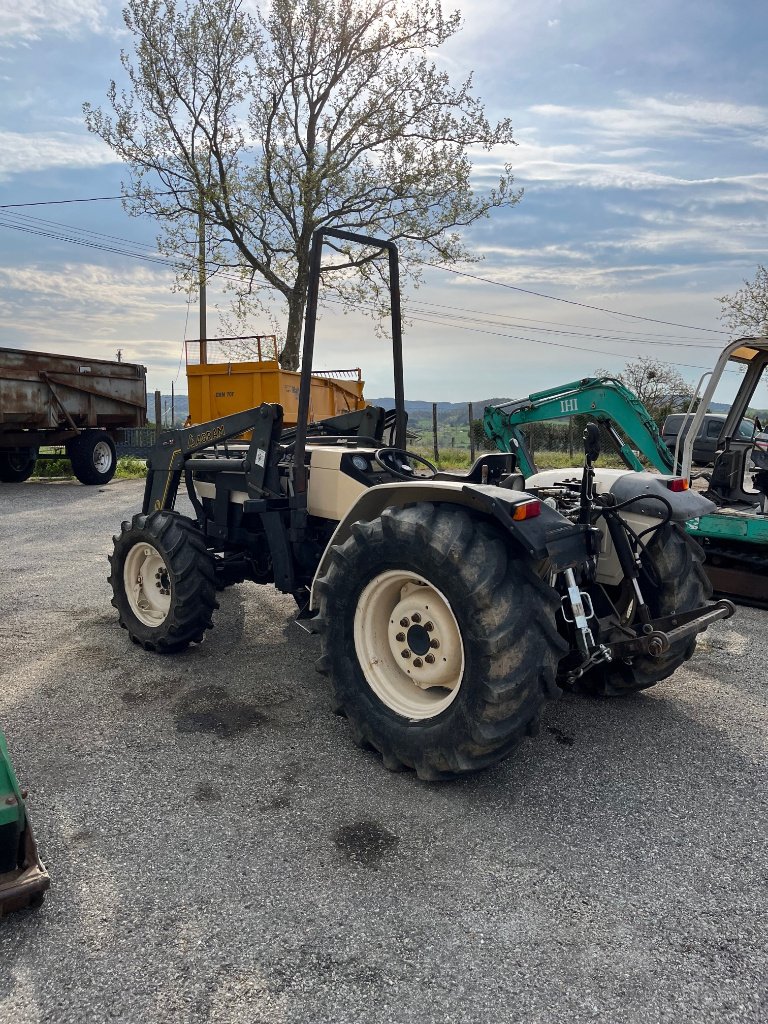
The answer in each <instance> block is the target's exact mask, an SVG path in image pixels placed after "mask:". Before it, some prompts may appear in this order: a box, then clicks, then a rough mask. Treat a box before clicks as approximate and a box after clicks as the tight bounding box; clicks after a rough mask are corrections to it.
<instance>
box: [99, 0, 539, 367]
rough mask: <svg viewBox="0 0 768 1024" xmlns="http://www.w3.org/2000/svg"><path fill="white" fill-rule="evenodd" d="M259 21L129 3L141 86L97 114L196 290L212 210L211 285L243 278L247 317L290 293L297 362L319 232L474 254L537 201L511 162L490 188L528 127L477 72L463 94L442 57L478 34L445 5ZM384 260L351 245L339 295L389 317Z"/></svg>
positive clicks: (233, 4) (233, 8) (460, 256)
mask: <svg viewBox="0 0 768 1024" xmlns="http://www.w3.org/2000/svg"><path fill="white" fill-rule="evenodd" d="M251 10H252V8H251V5H250V4H248V3H246V2H245V0H128V6H127V8H126V10H125V12H124V18H125V24H126V27H127V29H128V32H129V33H130V36H131V37H132V41H133V55H130V54H124V56H123V65H124V68H125V71H126V72H127V74H128V77H129V80H130V87H129V89H128V90H127V91H125V92H123V91H121V90H118V88H117V86H116V85H115V83H114V82H113V83H112V84H111V87H110V89H109V93H108V100H109V107H110V108H111V111H110V113H105V112H104V111H102V110H101V109H99V108H97V107H93V106H92V105H91V104H89V103H86V104H85V105H84V113H85V121H86V125H87V127H88V129H89V130H90V131H91V132H93V133H95V134H96V135H98V136H99V137H100V138H102V139H103V140H104V141H105V142H106V143H107V145H108V146H109V147H110V148H111V149H112V150H113V151H114V152H115V153H116V154H117V155H118V156H119V157H120V158H121V159H122V160H124V161H125V162H126V164H127V166H128V169H129V174H130V182H129V184H128V185H127V186H126V191H127V195H128V199H127V203H128V205H129V207H130V209H131V211H132V212H134V213H137V214H138V213H146V214H150V215H151V216H153V217H155V218H157V220H158V221H159V222H160V224H161V226H162V229H163V232H164V234H163V237H162V239H161V246H162V249H163V251H164V252H165V253H166V254H167V255H169V256H170V257H171V258H172V259H175V260H177V261H178V280H179V283H180V284H181V285H182V286H183V287H186V288H196V287H198V285H199V279H200V268H199V266H198V263H197V258H198V257H197V254H198V242H199V236H198V224H199V218H200V217H201V216H202V217H203V218H204V221H205V224H206V228H207V236H206V243H205V244H206V253H205V263H206V265H207V273H208V275H210V273H211V271H212V270H215V269H219V268H222V269H226V270H227V272H228V277H230V278H231V277H232V276H233V275H234V274H236V273H239V274H240V278H241V281H240V283H239V284H237V285H235V286H234V291H235V309H236V312H237V313H238V315H241V316H243V317H244V316H245V315H246V314H247V313H248V311H249V310H251V309H253V308H254V307H257V308H260V309H261V310H264V309H265V307H264V306H262V305H261V304H260V303H259V301H258V291H259V284H258V283H255V282H258V281H259V279H261V280H262V281H263V282H266V284H267V285H269V286H270V288H271V289H274V290H276V291H277V292H278V293H279V294H280V295H281V296H282V298H283V300H284V303H285V307H286V309H287V313H288V320H287V328H286V332H285V347H284V350H283V354H282V356H281V362H282V364H283V366H284V367H285V368H286V369H296V367H297V366H298V361H299V341H300V329H301V324H302V320H303V314H304V306H305V302H306V286H307V277H308V272H309V246H310V242H311V237H312V232H313V231H314V230H315V229H316V228H318V227H323V226H344V227H347V228H349V229H351V230H353V231H358V232H360V233H362V234H368V235H376V236H379V237H384V238H388V239H392V240H394V241H396V242H397V243H398V246H399V248H400V252H401V254H402V255H403V256H404V257H406V258H408V257H418V256H419V255H423V254H425V253H426V254H427V258H428V259H429V261H430V263H436V264H452V263H455V262H456V261H458V260H466V259H471V258H472V256H471V254H470V253H469V252H468V251H467V250H466V248H465V246H464V245H463V243H462V240H461V236H460V234H459V232H458V231H457V229H458V228H463V227H466V226H467V225H469V224H472V223H473V222H475V221H476V220H477V219H478V218H481V217H484V216H486V215H487V214H488V212H489V211H491V210H493V209H494V208H496V207H509V206H513V205H514V204H515V203H516V202H517V201H518V200H519V198H520V193H519V192H516V191H513V189H512V176H511V173H510V168H509V167H508V166H502V168H501V172H500V174H499V178H498V180H497V183H496V185H495V187H492V188H491V189H490V190H488V191H487V192H485V193H483V194H481V193H479V192H476V191H475V190H474V189H473V188H472V185H471V182H470V176H471V170H472V165H471V162H470V159H469V156H468V154H469V153H470V152H471V151H472V150H479V149H491V148H492V147H494V146H496V145H499V144H509V143H511V142H512V141H513V139H512V128H511V125H510V122H509V120H508V119H504V120H502V121H500V122H498V123H496V124H493V123H491V122H489V121H488V119H487V118H486V116H485V111H484V108H483V104H482V103H481V102H480V100H479V99H477V98H476V97H475V96H474V95H473V92H472V81H471V76H470V77H469V78H467V79H466V80H464V81H460V82H458V83H456V84H454V82H453V81H452V80H451V78H450V76H449V74H448V73H447V71H445V70H441V68H439V67H438V66H437V64H436V63H435V62H434V60H433V54H435V53H436V52H437V51H439V49H440V47H441V46H442V45H443V44H444V43H445V42H446V41H447V40H449V39H450V38H451V37H452V36H454V35H455V34H456V32H458V30H459V28H460V25H461V16H460V14H459V13H458V12H454V13H452V14H449V15H444V14H443V12H442V9H441V6H440V3H439V2H434V0H272V3H271V4H270V5H269V6H268V7H265V13H263V14H255V15H254V14H252V13H251ZM445 66H446V65H445V64H443V65H442V67H445ZM374 255H375V253H373V252H363V253H361V252H360V251H359V249H352V248H348V247H347V246H346V244H345V243H337V248H336V251H335V256H334V258H333V259H332V260H331V263H330V265H328V266H327V267H326V268H325V271H324V278H327V279H326V280H325V281H324V285H325V287H324V289H323V292H324V293H327V291H328V290H329V289H331V290H333V291H335V292H336V294H337V295H338V296H339V297H340V298H341V299H342V300H343V301H344V302H346V303H347V304H360V303H361V302H362V301H368V302H374V303H376V304H378V305H379V306H380V307H386V306H387V305H388V295H387V292H386V289H385V288H383V282H382V279H381V277H380V276H379V274H380V273H383V272H384V271H382V269H381V261H380V260H373V256H374ZM352 267H355V268H357V273H355V274H353V275H350V274H349V273H348V272H347V271H349V270H350V268H352ZM331 271H338V273H330V272H331ZM401 273H402V274H403V277H404V279H405V278H406V277H407V276H409V275H410V276H411V277H413V278H416V279H418V275H419V271H418V266H417V265H416V264H414V263H413V262H410V261H409V260H408V259H406V260H405V261H404V263H403V265H402V269H401Z"/></svg>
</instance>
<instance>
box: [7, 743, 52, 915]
mask: <svg viewBox="0 0 768 1024" xmlns="http://www.w3.org/2000/svg"><path fill="white" fill-rule="evenodd" d="M26 795H27V794H26V792H25V791H24V790H23V789H22V788H21V787H20V786H19V780H18V779H17V778H16V773H15V772H14V770H13V765H12V764H11V758H10V755H9V754H8V745H7V744H6V741H5V736H4V735H3V733H2V732H0V917H3V916H4V915H5V914H9V913H11V911H13V910H21V909H22V908H23V907H29V906H33V907H34V906H38V905H39V904H40V903H42V901H43V897H44V896H45V892H46V890H47V889H48V886H49V885H50V884H51V880H50V878H49V876H48V872H47V871H46V870H45V865H44V864H43V862H42V861H41V860H40V855H39V854H38V852H37V843H36V842H35V837H34V835H33V833H32V825H31V823H30V821H29V816H28V814H27V808H26V805H25V800H26Z"/></svg>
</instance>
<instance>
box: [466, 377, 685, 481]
mask: <svg viewBox="0 0 768 1024" xmlns="http://www.w3.org/2000/svg"><path fill="white" fill-rule="evenodd" d="M579 415H585V416H589V417H590V419H592V420H594V421H595V422H597V423H600V424H601V425H602V426H603V427H605V429H606V430H607V431H608V433H609V434H610V436H611V438H612V439H613V441H614V444H615V446H616V449H617V451H618V454H619V456H620V457H621V459H622V461H623V462H624V464H625V465H626V466H627V467H628V468H629V469H634V470H639V471H642V470H643V468H644V467H643V465H642V463H641V462H640V460H639V459H638V457H637V455H636V454H635V450H637V451H639V452H640V453H641V455H644V456H645V458H646V459H647V460H648V461H649V462H650V463H651V465H652V466H655V468H656V469H658V470H659V471H660V472H662V473H674V472H675V468H674V459H673V456H672V454H671V452H670V451H669V449H668V448H667V446H666V445H665V444H664V442H663V441H662V439H661V436H660V435H659V431H658V429H657V427H656V424H655V423H654V421H653V420H652V419H651V417H650V416H649V414H648V411H647V410H646V408H645V406H644V405H643V404H642V402H641V401H640V400H639V399H638V398H637V396H636V395H634V394H633V393H632V392H631V391H630V390H629V389H628V388H626V387H624V385H623V384H622V383H621V381H618V380H616V379H614V378H613V377H584V378H582V379H581V380H576V381H572V382H571V383H570V384H563V385H561V386H559V387H554V388H548V389H547V390H546V391H536V392H534V393H533V394H531V395H528V397H527V398H522V399H516V400H515V401H512V402H505V403H504V404H503V405H491V406H488V408H487V409H486V410H485V416H484V418H483V429H484V431H485V433H486V435H487V436H488V437H489V438H490V439H491V440H492V441H493V442H494V443H495V444H496V447H497V448H499V449H500V451H503V452H514V453H515V455H516V456H517V468H518V470H519V471H520V472H521V473H523V474H524V475H525V476H526V477H528V476H532V475H533V474H534V473H535V472H537V467H536V464H535V462H534V459H533V456H532V454H531V452H530V449H529V448H528V445H527V444H526V442H525V437H524V435H523V433H522V430H521V428H522V427H523V426H525V425H526V424H529V423H542V422H544V421H545V420H559V419H567V418H568V417H569V416H579ZM619 431H621V433H619ZM622 435H623V436H622ZM625 438H626V439H627V440H625Z"/></svg>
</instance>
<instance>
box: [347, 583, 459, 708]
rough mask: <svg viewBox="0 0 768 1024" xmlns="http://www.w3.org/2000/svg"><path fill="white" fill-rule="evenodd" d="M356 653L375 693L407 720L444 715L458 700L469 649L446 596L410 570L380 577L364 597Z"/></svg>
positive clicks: (357, 614)
mask: <svg viewBox="0 0 768 1024" xmlns="http://www.w3.org/2000/svg"><path fill="white" fill-rule="evenodd" d="M354 641H355V651H356V654H357V658H358V661H359V663H360V666H361V668H362V670H363V675H364V676H365V679H366V681H367V683H368V685H369V686H370V687H371V689H372V690H373V692H374V693H375V694H376V696H377V697H378V698H379V700H380V701H382V703H383V704H385V705H386V706H387V707H388V708H389V709H390V710H391V711H394V712H395V713H396V714H398V715H402V716H403V717H404V718H410V719H425V718H434V717H435V716H436V715H439V714H441V713H442V712H443V711H445V709H446V708H447V707H448V706H449V704H451V703H452V702H453V701H454V700H455V699H456V697H457V695H458V693H459V689H460V687H461V681H462V677H463V675H464V645H463V643H462V639H461V631H460V630H459V625H458V622H457V621H456V616H455V615H454V614H453V610H452V608H451V605H450V602H449V601H448V599H447V597H446V596H445V594H443V593H442V592H441V591H440V590H438V589H437V588H436V587H435V586H433V585H432V584H431V583H430V582H429V581H428V580H426V579H424V578H423V577H422V576H419V575H417V574H416V573H413V572H408V571H406V570H400V569H391V570H389V571H387V572H383V573H380V574H379V575H378V576H375V577H374V578H373V579H372V580H371V581H370V583H368V584H367V585H366V586H365V588H364V589H363V591H362V593H361V594H360V598H359V600H358V604H357V609H356V611H355V622H354Z"/></svg>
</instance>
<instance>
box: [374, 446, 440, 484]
mask: <svg viewBox="0 0 768 1024" xmlns="http://www.w3.org/2000/svg"><path fill="white" fill-rule="evenodd" d="M373 457H374V459H375V460H376V461H377V462H378V464H379V465H380V466H381V468H382V469H384V470H386V472H387V473H391V474H392V476H396V477H398V478H399V479H400V480H417V479H420V480H431V479H432V478H433V477H435V476H437V469H436V467H435V466H433V465H432V463H431V462H428V461H427V460H426V459H423V458H422V457H421V455H417V454H416V453H415V452H407V451H406V450H405V449H404V448H379V450H378V451H377V452H376V454H375V455H374V456H373ZM412 462H417V463H418V464H419V465H420V466H425V467H426V468H427V469H428V470H429V474H428V475H427V476H421V477H417V476H416V474H415V473H414V471H413V467H412V466H411V463H412Z"/></svg>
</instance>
